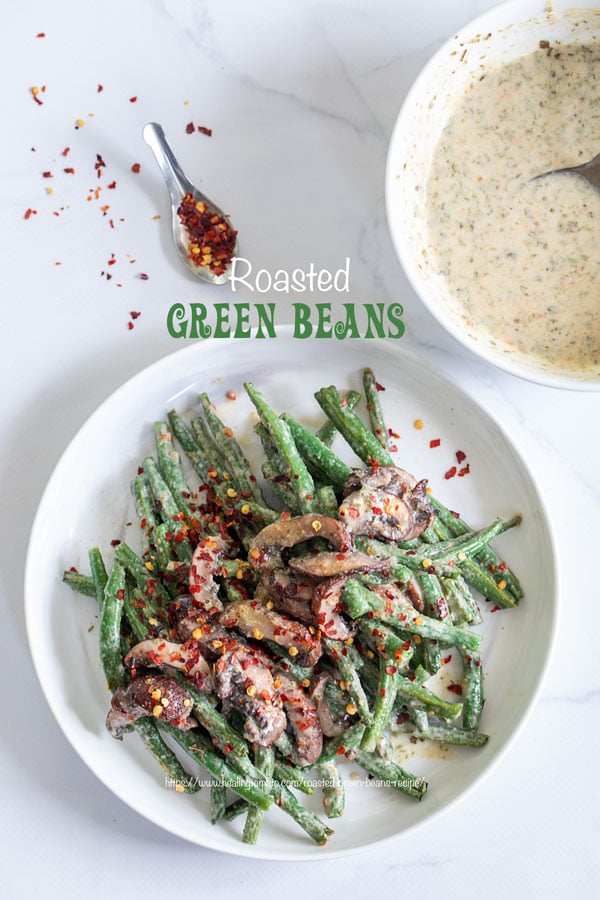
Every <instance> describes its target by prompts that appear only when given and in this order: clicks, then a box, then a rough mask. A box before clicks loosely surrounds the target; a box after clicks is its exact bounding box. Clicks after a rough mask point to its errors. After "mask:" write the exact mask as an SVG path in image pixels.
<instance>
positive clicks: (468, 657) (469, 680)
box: [460, 649, 484, 731]
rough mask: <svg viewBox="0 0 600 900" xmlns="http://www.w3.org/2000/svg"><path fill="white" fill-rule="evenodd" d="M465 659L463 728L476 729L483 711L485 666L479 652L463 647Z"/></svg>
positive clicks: (461, 653) (463, 658)
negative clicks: (468, 650)
mask: <svg viewBox="0 0 600 900" xmlns="http://www.w3.org/2000/svg"><path fill="white" fill-rule="evenodd" d="M460 655H461V656H462V660H463V680H462V697H463V720H462V723H463V728H466V729H467V730H469V731H475V730H477V728H479V722H480V720H481V713H482V711H483V702H484V698H483V666H482V664H481V656H480V655H479V653H468V652H467V651H466V650H464V649H461V651H460Z"/></svg>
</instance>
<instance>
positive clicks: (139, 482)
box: [131, 474, 160, 556]
mask: <svg viewBox="0 0 600 900" xmlns="http://www.w3.org/2000/svg"><path fill="white" fill-rule="evenodd" d="M131 495H132V497H133V502H134V504H135V511H136V513H137V517H138V520H139V525H140V532H141V537H142V556H146V555H148V554H149V553H150V550H151V548H152V543H153V534H154V528H155V527H156V526H157V525H158V523H159V522H160V519H159V517H158V515H157V512H156V507H155V505H154V497H153V496H152V491H151V490H150V482H149V481H148V476H147V475H144V474H141V475H136V476H135V478H134V479H132V481H131Z"/></svg>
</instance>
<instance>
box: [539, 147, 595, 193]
mask: <svg viewBox="0 0 600 900" xmlns="http://www.w3.org/2000/svg"><path fill="white" fill-rule="evenodd" d="M547 175H579V177H580V178H585V180H586V181H589V183H590V184H591V185H592V186H593V187H595V188H596V190H600V153H599V154H598V156H595V157H594V158H593V159H591V160H590V161H589V162H587V163H583V165H581V166H567V167H565V168H564V169H551V170H550V171H549V172H542V174H541V175H536V176H535V178H532V181H537V180H538V178H546V176H547Z"/></svg>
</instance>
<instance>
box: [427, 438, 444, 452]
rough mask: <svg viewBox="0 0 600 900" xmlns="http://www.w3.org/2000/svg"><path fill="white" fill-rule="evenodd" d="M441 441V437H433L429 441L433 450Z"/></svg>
mask: <svg viewBox="0 0 600 900" xmlns="http://www.w3.org/2000/svg"><path fill="white" fill-rule="evenodd" d="M441 443H442V442H441V440H440V438H433V440H431V441H429V446H430V448H431V449H432V450H433V448H434V447H439V446H440V444H441Z"/></svg>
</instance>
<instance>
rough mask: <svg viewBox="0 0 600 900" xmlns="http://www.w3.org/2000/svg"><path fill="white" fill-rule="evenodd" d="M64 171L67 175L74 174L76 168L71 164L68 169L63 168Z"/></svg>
mask: <svg viewBox="0 0 600 900" xmlns="http://www.w3.org/2000/svg"><path fill="white" fill-rule="evenodd" d="M63 172H66V174H67V175H74V174H75V169H73V168H72V167H71V166H69V167H68V168H67V169H63Z"/></svg>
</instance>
